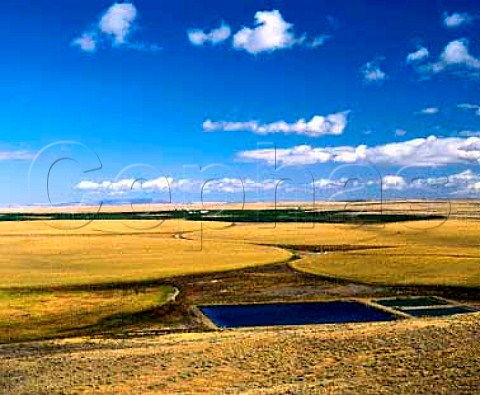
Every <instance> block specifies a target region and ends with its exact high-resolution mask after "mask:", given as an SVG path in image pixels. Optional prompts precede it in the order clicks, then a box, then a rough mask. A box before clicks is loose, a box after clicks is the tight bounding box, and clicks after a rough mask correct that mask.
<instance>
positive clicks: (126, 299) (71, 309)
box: [0, 286, 175, 343]
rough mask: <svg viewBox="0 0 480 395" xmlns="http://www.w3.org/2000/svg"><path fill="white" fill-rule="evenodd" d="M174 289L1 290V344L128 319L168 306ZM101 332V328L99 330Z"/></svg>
mask: <svg viewBox="0 0 480 395" xmlns="http://www.w3.org/2000/svg"><path fill="white" fill-rule="evenodd" d="M174 292H175V290H174V288H173V287H170V286H162V287H157V288H149V289H145V290H142V291H141V292H135V291H132V290H131V291H126V290H109V291H94V290H85V291H49V292H39V291H37V292H25V291H22V292H18V291H17V292H13V291H0V343H7V342H12V341H22V340H33V339H44V338H50V337H58V336H62V335H66V334H69V335H72V334H79V333H83V332H85V331H88V328H89V327H93V326H98V327H99V329H101V327H102V323H104V322H106V321H108V319H109V318H112V317H115V316H118V315H120V316H128V315H130V314H135V313H138V312H142V311H145V310H148V309H152V308H154V307H157V306H160V305H163V304H164V303H166V302H167V301H168V299H169V297H171V296H172V295H173V293H174ZM97 329H98V328H97Z"/></svg>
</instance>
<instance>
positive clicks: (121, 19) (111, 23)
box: [72, 3, 160, 52]
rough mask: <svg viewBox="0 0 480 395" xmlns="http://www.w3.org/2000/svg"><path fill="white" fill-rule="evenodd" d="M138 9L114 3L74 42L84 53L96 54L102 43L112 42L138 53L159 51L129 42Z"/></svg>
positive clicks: (148, 46) (142, 44)
mask: <svg viewBox="0 0 480 395" xmlns="http://www.w3.org/2000/svg"><path fill="white" fill-rule="evenodd" d="M137 16H138V12H137V9H136V8H135V6H134V5H133V4H132V3H114V4H113V5H111V6H110V7H109V8H108V9H107V10H106V11H105V12H104V13H103V14H102V16H101V17H100V19H99V20H98V21H97V22H96V23H95V24H94V25H93V27H92V28H91V29H89V30H87V31H86V32H84V33H82V34H81V35H80V37H77V38H75V39H74V40H73V41H72V45H74V46H77V47H78V48H80V49H81V50H82V51H84V52H95V51H96V50H97V49H98V48H99V47H100V46H101V44H102V43H104V42H111V44H112V45H113V46H114V47H120V46H122V47H125V48H129V49H134V50H138V51H157V50H159V49H160V47H159V46H158V45H156V44H149V43H142V42H132V41H130V40H129V37H130V36H131V34H132V32H133V31H134V30H135V28H136V19H137Z"/></svg>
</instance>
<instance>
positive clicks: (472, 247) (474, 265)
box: [292, 220, 480, 287]
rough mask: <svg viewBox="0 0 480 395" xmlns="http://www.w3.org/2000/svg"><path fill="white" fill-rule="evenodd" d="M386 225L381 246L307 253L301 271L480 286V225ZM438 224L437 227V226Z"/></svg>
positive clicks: (385, 281)
mask: <svg viewBox="0 0 480 395" xmlns="http://www.w3.org/2000/svg"><path fill="white" fill-rule="evenodd" d="M411 225H412V226H408V227H405V226H402V225H401V224H388V225H385V227H384V228H383V229H381V231H379V232H378V233H377V235H376V239H375V242H374V243H370V244H372V245H374V246H376V247H378V246H387V245H388V247H389V248H376V249H363V250H360V249H358V250H357V249H355V250H350V251H329V252H328V253H327V254H306V255H304V256H303V257H302V259H300V260H298V261H296V262H293V263H292V266H293V267H294V268H295V269H297V270H302V271H306V272H308V273H312V274H318V275H321V276H326V277H331V278H341V279H344V280H349V281H354V282H361V283H368V284H382V285H430V286H433V285H435V286H458V287H479V286H480V248H479V247H480V223H479V222H476V221H462V220H450V221H447V222H445V223H443V222H438V223H435V222H429V223H416V224H414V225H415V226H413V224H411ZM436 225H437V226H436Z"/></svg>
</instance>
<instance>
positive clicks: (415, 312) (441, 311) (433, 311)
mask: <svg viewBox="0 0 480 395" xmlns="http://www.w3.org/2000/svg"><path fill="white" fill-rule="evenodd" d="M473 312H475V310H474V309H471V308H469V307H464V306H452V307H435V308H426V309H421V308H419V309H409V310H405V313H407V314H410V315H412V316H414V317H442V316H447V315H455V314H467V313H473Z"/></svg>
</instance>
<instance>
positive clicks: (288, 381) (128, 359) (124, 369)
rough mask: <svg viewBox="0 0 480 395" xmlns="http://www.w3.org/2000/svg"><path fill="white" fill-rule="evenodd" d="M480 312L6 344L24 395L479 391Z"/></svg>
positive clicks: (8, 371)
mask: <svg viewBox="0 0 480 395" xmlns="http://www.w3.org/2000/svg"><path fill="white" fill-rule="evenodd" d="M479 328H480V316H479V315H478V314H473V315H468V316H464V317H457V318H451V319H448V320H444V319H429V320H404V321H398V322H395V323H387V324H384V323H377V324H355V325H327V326H312V327H299V328H295V329H291V328H290V329H285V328H277V329H270V330H258V329H252V330H239V331H227V332H214V333H194V334H182V335H167V336H161V337H150V338H136V339H121V340H113V339H111V340H106V339H100V340H95V339H72V340H62V341H50V342H41V343H29V344H24V345H4V346H0V354H1V355H3V362H4V363H2V364H0V388H3V389H4V390H5V393H8V394H9V395H18V394H33V393H35V394H97V395H106V394H147V395H153V394H185V395H186V394H192V395H193V394H202V395H204V394H250V395H261V394H269V395H286V394H308V395H315V394H341V395H350V394H351V395H358V394H400V395H402V394H405V395H410V394H429V395H444V394H455V395H467V394H468V395H470V394H478V393H479V392H480V380H479V374H480V343H479V342H478V338H479V336H480V331H479Z"/></svg>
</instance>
